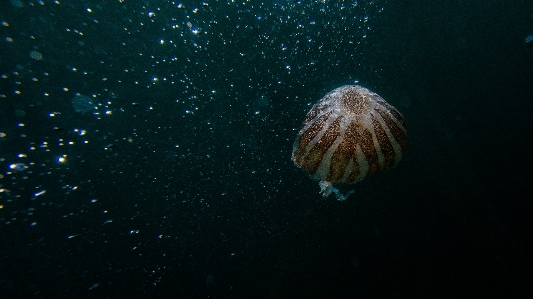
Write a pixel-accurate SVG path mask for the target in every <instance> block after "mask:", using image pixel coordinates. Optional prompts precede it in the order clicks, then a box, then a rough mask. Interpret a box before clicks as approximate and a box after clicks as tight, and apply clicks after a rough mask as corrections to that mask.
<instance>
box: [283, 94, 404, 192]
mask: <svg viewBox="0 0 533 299" xmlns="http://www.w3.org/2000/svg"><path fill="white" fill-rule="evenodd" d="M406 143H407V135H406V125H405V121H404V118H403V116H402V114H401V113H400V112H398V110H396V109H395V108H394V107H392V106H391V105H389V104H388V103H387V102H385V100H383V99H382V98H381V97H380V96H379V95H378V94H376V93H374V92H372V91H370V90H368V89H366V88H364V87H361V86H358V85H346V86H342V87H339V88H337V89H334V90H333V91H331V92H329V93H328V94H326V95H325V96H324V97H323V98H322V99H320V101H318V102H317V103H316V104H315V105H314V106H313V108H311V111H309V113H307V117H306V119H305V121H304V123H303V124H302V126H301V127H300V131H299V132H298V136H297V137H296V141H295V142H294V150H293V152H292V160H293V161H294V163H296V165H297V166H298V167H300V168H302V169H303V170H305V171H306V172H308V173H309V174H310V176H311V177H312V178H313V179H315V180H318V181H319V182H320V183H319V184H320V187H321V193H322V195H323V196H324V197H327V196H329V194H331V192H334V193H335V194H336V195H337V199H339V200H344V199H346V198H347V197H348V196H349V195H350V194H351V193H352V192H353V191H350V192H348V194H346V195H342V194H341V193H340V192H339V190H338V189H337V188H335V187H333V186H332V184H340V183H346V184H353V183H356V182H358V181H360V180H362V179H364V178H365V176H366V175H367V174H371V173H375V172H378V171H380V170H383V169H387V168H391V167H393V166H395V165H396V164H397V163H398V162H399V161H400V159H401V158H402V152H403V150H404V149H405V146H406Z"/></svg>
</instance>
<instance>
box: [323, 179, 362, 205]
mask: <svg viewBox="0 0 533 299" xmlns="http://www.w3.org/2000/svg"><path fill="white" fill-rule="evenodd" d="M318 185H319V186H320V194H322V196H323V197H324V198H326V197H328V196H329V195H330V194H331V192H333V193H335V196H336V197H337V200H338V201H345V200H346V198H348V196H350V195H352V193H353V192H354V190H350V191H348V192H347V193H346V194H344V195H343V194H342V193H341V192H340V191H339V189H337V188H335V187H333V185H332V184H331V183H330V182H326V181H320V182H319V183H318Z"/></svg>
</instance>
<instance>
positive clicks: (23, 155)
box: [17, 154, 28, 158]
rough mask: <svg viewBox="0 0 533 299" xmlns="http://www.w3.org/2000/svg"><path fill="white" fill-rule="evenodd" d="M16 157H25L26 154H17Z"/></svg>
mask: <svg viewBox="0 0 533 299" xmlns="http://www.w3.org/2000/svg"><path fill="white" fill-rule="evenodd" d="M17 157H19V158H27V157H28V155H26V154H18V155H17Z"/></svg>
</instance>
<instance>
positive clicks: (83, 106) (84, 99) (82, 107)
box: [70, 94, 94, 114]
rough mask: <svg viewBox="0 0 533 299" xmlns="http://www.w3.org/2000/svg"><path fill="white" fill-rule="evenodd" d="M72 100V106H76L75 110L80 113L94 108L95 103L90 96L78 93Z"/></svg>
mask: <svg viewBox="0 0 533 299" xmlns="http://www.w3.org/2000/svg"><path fill="white" fill-rule="evenodd" d="M70 102H71V104H72V108H74V111H76V112H78V113H82V114H84V113H86V112H89V111H91V110H94V103H93V101H92V100H91V98H90V97H88V96H85V95H81V94H77V95H76V96H75V97H74V98H72V100H71V101H70Z"/></svg>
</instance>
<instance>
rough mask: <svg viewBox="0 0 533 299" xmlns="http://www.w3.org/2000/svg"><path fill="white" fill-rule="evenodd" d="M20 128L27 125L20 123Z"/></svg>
mask: <svg viewBox="0 0 533 299" xmlns="http://www.w3.org/2000/svg"><path fill="white" fill-rule="evenodd" d="M17 126H18V127H24V126H25V125H24V124H23V123H18V125H17Z"/></svg>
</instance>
